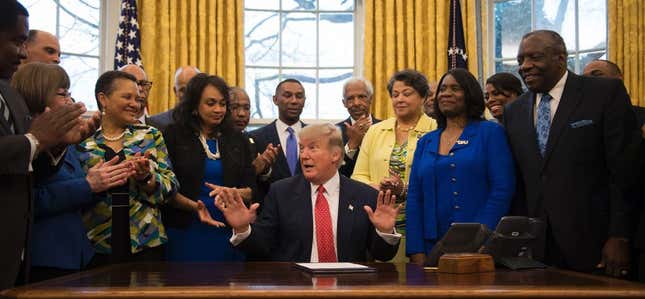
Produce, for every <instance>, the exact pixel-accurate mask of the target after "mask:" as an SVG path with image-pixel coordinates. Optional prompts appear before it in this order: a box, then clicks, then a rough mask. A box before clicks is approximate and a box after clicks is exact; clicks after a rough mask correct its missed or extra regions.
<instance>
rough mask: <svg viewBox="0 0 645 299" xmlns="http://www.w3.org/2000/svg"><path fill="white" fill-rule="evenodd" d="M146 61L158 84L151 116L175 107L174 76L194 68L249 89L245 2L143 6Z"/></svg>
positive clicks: (160, 1)
mask: <svg viewBox="0 0 645 299" xmlns="http://www.w3.org/2000/svg"><path fill="white" fill-rule="evenodd" d="M137 6H138V13H139V26H140V27H141V55H142V59H143V66H144V68H145V71H146V73H147V74H148V77H149V80H151V81H153V82H154V85H153V87H152V90H151V93H150V97H149V100H150V102H149V107H148V110H149V112H150V113H151V114H155V113H158V112H161V111H165V110H167V109H169V108H172V107H174V105H175V95H174V94H173V91H172V87H173V84H174V82H173V81H174V72H175V70H176V69H177V68H178V67H180V66H182V65H193V66H196V67H198V68H199V69H200V70H202V71H203V72H207V73H209V74H215V75H218V76H221V77H222V78H224V80H226V82H228V83H229V84H230V85H231V86H234V85H237V86H241V85H243V84H244V36H243V35H244V23H243V19H242V18H243V12H244V1H243V0H154V1H151V0H147V1H144V0H139V1H137Z"/></svg>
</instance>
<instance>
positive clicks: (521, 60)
mask: <svg viewBox="0 0 645 299" xmlns="http://www.w3.org/2000/svg"><path fill="white" fill-rule="evenodd" d="M517 61H518V64H519V73H520V75H521V76H522V79H523V80H524V83H525V84H526V85H527V87H528V89H529V91H528V92H526V93H524V94H523V95H522V96H520V97H519V98H518V99H517V100H516V101H515V102H513V103H511V104H510V105H508V106H507V107H506V111H507V113H504V127H506V128H507V133H508V136H509V141H510V145H511V149H512V152H513V155H514V157H515V161H516V162H517V164H518V167H519V174H520V178H521V179H520V180H518V182H519V183H521V184H523V186H522V187H523V188H522V189H521V190H524V191H525V192H523V193H524V194H523V196H521V197H519V198H517V200H519V201H520V203H521V205H523V206H524V208H525V210H524V211H523V213H524V214H528V216H531V217H540V218H542V219H543V220H545V222H546V224H547V231H546V244H545V247H546V248H545V249H546V250H545V260H546V262H547V263H548V264H551V265H553V266H557V267H561V268H564V269H572V270H576V271H583V272H592V271H595V270H597V266H604V267H606V268H605V272H606V273H607V274H610V275H614V276H620V275H625V273H626V272H625V271H624V270H626V269H627V268H628V267H629V260H628V256H629V251H628V250H629V246H628V240H627V238H626V237H627V235H628V230H629V229H628V224H629V219H628V217H627V216H628V211H627V210H628V208H627V204H626V201H625V198H624V196H623V194H622V193H623V191H624V186H622V185H621V182H622V181H623V179H624V176H625V175H627V173H626V171H625V170H624V169H625V168H624V166H625V161H624V158H625V156H624V151H625V149H626V147H627V145H628V143H629V139H630V134H632V133H633V131H634V130H636V129H637V126H636V120H635V116H634V113H633V110H632V109H631V106H630V102H629V96H628V95H627V92H626V90H625V87H624V86H623V84H622V82H621V81H619V80H608V79H599V78H589V77H580V76H577V75H575V74H574V73H572V72H569V71H567V68H566V66H567V50H566V46H565V44H564V41H563V40H562V37H560V35H559V34H557V33H556V32H553V31H548V30H539V31H534V32H530V33H528V34H526V35H525V36H524V37H523V38H522V41H521V43H520V47H519V52H518V54H517ZM516 212H517V211H516Z"/></svg>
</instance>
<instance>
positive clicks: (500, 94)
mask: <svg viewBox="0 0 645 299" xmlns="http://www.w3.org/2000/svg"><path fill="white" fill-rule="evenodd" d="M522 93H523V91H522V82H520V79H518V78H517V77H515V76H514V75H513V74H511V73H497V74H495V75H492V76H490V77H489V78H488V80H486V91H485V92H484V99H485V100H486V106H487V107H488V110H490V113H491V115H493V117H495V119H497V120H498V121H500V120H501V119H502V116H503V115H504V106H505V105H506V104H508V103H511V102H513V101H515V99H517V97H519V96H520V95H521V94H522Z"/></svg>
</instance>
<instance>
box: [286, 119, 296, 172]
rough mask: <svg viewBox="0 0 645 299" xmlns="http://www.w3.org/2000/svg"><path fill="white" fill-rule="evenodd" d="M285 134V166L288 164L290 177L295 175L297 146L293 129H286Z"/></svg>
mask: <svg viewBox="0 0 645 299" xmlns="http://www.w3.org/2000/svg"><path fill="white" fill-rule="evenodd" d="M287 132H289V136H288V137H287V164H289V171H291V175H294V174H295V173H296V165H297V164H298V144H297V142H296V135H295V134H293V128H292V127H288V128H287Z"/></svg>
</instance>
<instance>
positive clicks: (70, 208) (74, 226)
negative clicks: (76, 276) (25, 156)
mask: <svg viewBox="0 0 645 299" xmlns="http://www.w3.org/2000/svg"><path fill="white" fill-rule="evenodd" d="M34 189H35V192H34V195H35V196H34V210H35V220H34V225H33V230H32V236H31V246H30V248H31V264H32V266H41V267H53V268H60V269H75V270H78V269H81V268H83V267H84V266H85V265H87V263H88V262H89V261H90V260H91V259H92V256H94V249H93V247H92V244H91V243H90V240H89V239H88V238H87V232H86V230H85V226H84V225H83V221H82V218H81V208H82V207H87V206H89V205H92V204H93V203H94V199H93V197H92V192H91V190H90V185H89V183H88V182H87V180H86V179H85V172H84V171H83V168H82V167H81V164H80V161H79V160H78V157H77V156H76V150H75V149H74V147H73V146H70V147H68V149H67V153H65V157H64V160H63V161H62V165H61V167H60V169H59V171H58V172H57V173H56V174H55V175H53V176H51V177H49V178H47V179H45V180H44V181H42V182H36V185H35V188H34Z"/></svg>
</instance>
